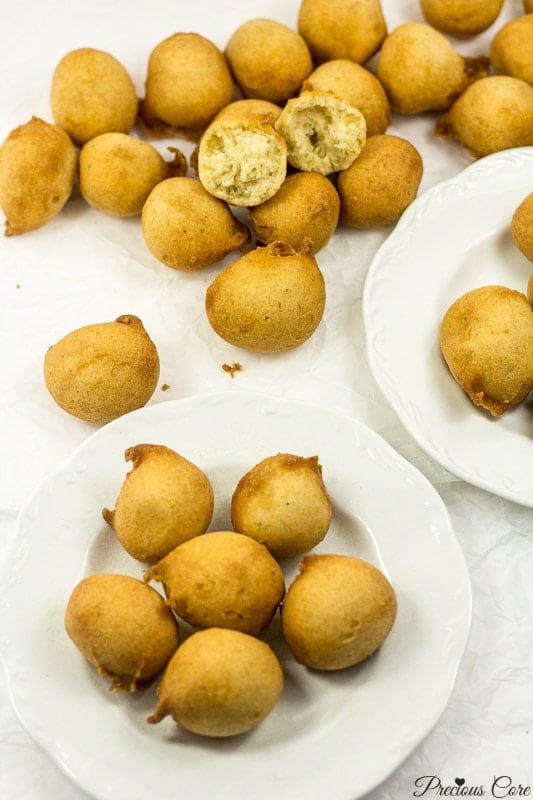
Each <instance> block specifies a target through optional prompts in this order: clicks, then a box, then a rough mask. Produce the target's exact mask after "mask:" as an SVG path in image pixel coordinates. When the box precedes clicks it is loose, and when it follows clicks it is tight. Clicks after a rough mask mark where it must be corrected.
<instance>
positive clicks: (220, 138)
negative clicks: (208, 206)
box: [198, 121, 287, 206]
mask: <svg viewBox="0 0 533 800" xmlns="http://www.w3.org/2000/svg"><path fill="white" fill-rule="evenodd" d="M286 173H287V146H286V144H285V141H284V140H283V138H282V137H281V136H280V135H279V134H278V133H276V131H275V130H274V128H273V127H272V126H271V125H270V124H268V123H267V124H265V123H263V122H256V121H252V122H242V121H227V122H221V123H215V124H213V125H212V126H211V127H210V128H208V130H207V131H206V132H205V134H204V135H203V137H202V139H201V141H200V146H199V150H198V177H199V178H200V181H201V182H202V184H203V185H204V187H205V188H206V189H207V191H208V192H210V193H211V194H213V195H214V196H215V197H218V198H220V199H222V200H225V201H226V202H228V203H230V204H232V205H237V206H252V205H258V204H259V203H262V202H264V201H265V200H267V199H268V198H270V197H272V196H273V195H274V194H275V193H276V192H277V191H278V189H279V188H280V186H281V184H282V183H283V181H284V180H285V177H286Z"/></svg>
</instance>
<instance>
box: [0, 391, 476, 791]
mask: <svg viewBox="0 0 533 800" xmlns="http://www.w3.org/2000/svg"><path fill="white" fill-rule="evenodd" d="M141 442H150V443H160V444H166V445H168V446H170V447H173V448H174V449H176V450H178V451H179V452H180V453H181V454H183V455H184V456H185V457H187V458H189V459H191V460H192V461H194V462H195V463H196V464H198V466H200V467H201V468H202V469H203V470H205V472H206V473H207V474H208V475H209V477H210V479H211V481H212V483H213V485H214V488H215V500H216V507H215V515H214V519H213V522H212V525H211V529H212V530H214V529H217V528H218V529H220V528H222V529H227V527H228V525H229V524H230V523H229V501H230V497H231V493H232V491H233V488H234V487H235V485H236V482H237V480H238V479H239V478H240V477H241V475H243V474H244V473H245V472H246V471H248V469H250V468H251V467H252V466H253V465H254V464H255V463H257V461H259V460H260V459H262V458H264V457H265V456H267V455H272V454H275V453H277V452H280V451H285V452H293V453H296V454H299V455H315V454H317V455H318V456H319V458H320V462H321V464H322V466H323V476H324V480H325V482H326V485H327V487H328V490H329V493H330V495H331V498H332V503H333V508H334V514H333V522H332V526H331V528H330V531H329V532H328V534H327V536H326V539H325V540H324V542H322V544H321V545H320V546H319V547H318V548H316V549H317V550H320V551H328V552H339V553H346V554H353V555H357V556H358V557H361V558H365V559H366V560H369V561H371V562H373V563H374V564H376V565H377V566H378V567H379V568H381V569H382V570H383V571H384V572H385V573H386V574H387V575H388V576H389V578H390V580H391V581H392V583H393V585H394V586H395V588H396V591H397V595H398V602H399V613H398V618H397V621H396V623H395V626H394V628H393V630H392V632H391V634H390V635H389V637H388V638H387V640H386V641H385V643H384V644H383V646H382V648H381V649H380V650H379V651H378V653H377V654H376V655H375V656H374V657H372V658H371V659H369V660H368V661H367V662H366V663H364V664H362V665H360V666H359V667H355V668H351V669H348V670H345V671H342V672H338V673H331V674H326V673H319V672H311V671H309V670H307V669H305V668H303V667H301V666H300V665H298V664H296V662H294V661H293V660H292V659H291V658H290V656H289V654H288V653H287V652H286V649H285V648H284V647H283V643H282V641H281V637H280V634H279V626H278V625H276V624H273V626H272V629H271V630H269V632H268V634H267V635H266V638H267V639H268V641H270V643H271V644H272V646H273V647H274V649H275V650H276V652H277V653H278V655H279V657H280V659H281V660H282V663H283V665H284V668H285V674H286V687H285V690H284V693H283V695H282V699H281V700H280V703H279V705H278V706H277V707H276V709H275V710H274V711H273V712H272V714H271V715H270V716H269V717H268V718H267V719H266V720H265V721H264V722H263V723H261V725H259V726H258V727H257V728H255V729H254V730H253V731H252V732H251V733H250V734H247V735H244V736H242V737H238V738H234V739H231V740H220V741H211V740H208V739H205V738H202V737H196V736H194V735H192V734H188V733H187V732H184V731H180V730H179V729H178V727H177V726H176V725H175V724H174V723H173V722H172V720H171V719H166V720H164V721H163V722H162V723H160V724H159V725H156V726H154V725H149V724H147V723H146V721H145V720H146V717H147V716H148V714H149V713H150V712H151V711H152V710H153V707H154V705H155V686H154V687H151V688H150V689H148V690H146V691H144V692H141V693H138V694H136V695H134V696H131V695H127V696H126V695H123V694H121V695H114V694H112V693H111V692H109V691H108V688H107V686H108V683H107V681H105V680H104V679H103V678H100V676H98V674H97V673H96V672H95V670H93V669H92V668H91V667H90V666H89V665H88V664H87V663H86V662H85V660H84V659H83V657H82V656H81V655H80V654H79V653H78V651H77V650H76V648H75V647H74V645H73V644H72V643H71V641H70V640H69V639H68V637H67V635H66V634H65V632H64V629H63V615H64V610H65V606H66V603H67V601H68V598H69V595H70V592H71V591H72V589H73V587H74V585H75V584H76V583H77V581H78V580H79V579H80V578H81V577H82V576H84V575H87V574H90V573H93V572H98V571H116V572H123V573H126V574H131V575H134V576H139V577H140V576H141V575H142V565H140V564H139V563H138V562H136V561H134V560H133V559H132V558H130V557H129V556H128V555H127V554H125V552H124V551H122V550H121V548H120V546H119V545H118V544H117V541H116V539H115V537H114V534H113V532H112V531H111V529H110V528H108V527H107V526H106V525H105V523H103V521H102V517H101V509H102V507H103V506H106V505H107V506H111V507H113V503H114V501H115V499H116V496H117V494H118V492H119V490H120V486H121V484H122V482H123V480H124V478H125V475H126V472H127V470H128V469H129V466H128V465H126V463H125V461H124V458H123V453H124V450H125V449H126V448H127V447H129V446H130V445H134V444H138V443H141ZM297 561H298V559H292V560H288V561H287V562H286V565H285V567H286V575H287V581H290V579H291V577H292V576H293V575H294V574H295V571H296V566H297ZM470 602H471V599H470V584H469V579H468V574H467V570H466V566H465V562H464V559H463V555H462V552H461V550H460V547H459V546H458V543H457V541H456V539H455V536H454V533H453V531H452V528H451V525H450V520H449V517H448V514H447V512H446V509H445V507H444V504H443V503H442V501H441V499H440V498H439V496H438V494H437V493H436V492H435V490H434V489H433V487H432V486H431V485H430V484H429V482H428V481H427V480H426V479H425V478H424V477H423V476H422V475H421V474H420V473H418V472H417V471H416V470H415V469H414V468H413V467H412V466H411V465H410V464H409V463H408V462H406V461H405V460H404V459H403V458H402V457H401V456H399V455H398V454H397V453H396V452H395V451H394V450H393V449H392V448H391V447H390V446H389V445H388V444H387V443H386V442H384V441H383V440H382V439H381V438H380V437H379V436H378V435H377V434H376V433H374V432H372V431H371V430H369V429H368V428H366V427H365V426H364V425H362V424H361V423H359V422H357V421H356V420H354V419H351V418H349V417H347V416H343V415H338V414H335V413H330V412H328V411H325V410H323V409H321V408H318V407H314V406H310V405H305V404H301V403H297V402H286V401H284V400H282V399H276V398H273V397H268V396H263V395H257V394H248V393H240V392H230V393H224V394H211V395H204V396H201V397H198V398H191V399H187V400H182V401H176V402H168V403H162V404H158V405H152V406H149V407H147V408H145V409H142V410H140V411H136V412H134V413H132V414H130V415H127V416H125V417H122V418H121V419H118V420H116V421H115V422H113V423H111V424H109V425H107V426H105V427H103V428H101V429H100V430H99V431H98V432H97V433H95V434H94V435H93V436H91V437H90V438H89V439H88V440H87V441H86V442H85V443H84V444H83V445H82V446H81V447H80V448H79V449H78V450H77V451H75V452H74V454H73V455H72V456H71V457H70V458H69V459H68V460H67V461H66V463H64V464H63V465H61V466H60V467H59V468H58V469H56V470H55V472H54V473H53V474H52V475H50V477H49V478H48V479H47V480H46V481H45V482H44V483H43V485H42V486H40V488H38V489H37V491H36V492H35V494H34V495H33V496H32V497H31V498H30V500H29V502H28V504H27V505H26V507H25V509H24V511H23V512H22V515H21V518H20V523H19V529H18V536H17V545H16V548H15V553H14V557H13V563H12V569H11V578H10V581H9V584H8V586H7V587H5V588H4V593H3V598H2V601H1V606H0V623H1V624H0V630H1V639H0V643H1V648H0V652H1V653H2V654H3V656H4V659H5V666H6V669H7V675H8V681H9V686H10V691H11V694H12V699H13V703H14V706H15V708H16V710H17V713H18V715H19V716H20V719H21V721H22V723H23V724H24V725H25V727H26V728H27V730H28V731H29V733H30V734H31V735H32V736H33V737H34V738H35V739H36V740H37V741H38V742H39V743H40V744H41V745H42V746H43V747H44V748H45V749H46V750H47V751H48V752H49V753H50V755H51V756H52V757H53V758H54V759H55V760H56V762H57V763H58V764H59V765H60V766H61V767H62V768H63V769H64V770H65V771H66V772H67V773H68V774H69V775H70V776H71V778H72V779H73V780H74V781H75V782H76V783H78V784H79V785H80V786H82V787H83V788H84V789H86V790H87V791H89V792H90V793H92V794H93V795H94V796H95V797H97V798H99V799H100V800H125V799H126V798H127V800H146V798H147V797H176V796H177V794H176V793H177V792H179V796H180V797H186V798H187V800H212V798H213V797H217V798H218V800H223V798H228V800H230V799H231V800H235V798H254V799H255V800H267V799H268V800H271V798H273V797H276V798H278V800H299V799H301V800H309V798H310V797H317V798H325V797H328V798H332V799H333V800H354V798H357V797H360V796H361V795H363V794H364V793H366V792H368V791H369V790H370V789H372V788H373V787H374V786H375V785H376V784H378V783H379V782H380V781H381V780H383V779H384V778H386V777H387V776H388V775H389V774H390V773H391V772H392V771H393V770H394V769H395V768H396V767H397V766H398V765H399V764H400V763H401V762H402V761H403V760H404V759H405V758H406V757H407V755H408V754H409V753H410V752H411V751H412V750H413V749H414V748H415V747H416V746H417V745H418V743H419V742H420V741H421V740H422V738H423V737H424V736H425V735H426V734H427V733H428V731H429V730H430V729H431V727H432V726H433V725H434V724H435V723H436V721H437V720H438V718H439V716H440V714H441V712H442V711H443V709H444V708H445V706H446V704H447V702H448V699H449V697H450V694H451V691H452V687H453V684H454V680H455V675H456V670H457V668H458V664H459V662H460V659H461V656H462V653H463V650H464V647H465V645H466V639H467V635H468V630H469V624H470Z"/></svg>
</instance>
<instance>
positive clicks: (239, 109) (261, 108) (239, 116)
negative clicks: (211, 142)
mask: <svg viewBox="0 0 533 800" xmlns="http://www.w3.org/2000/svg"><path fill="white" fill-rule="evenodd" d="M280 114H281V106H280V105H278V104H277V103H273V102H271V101H270V100H262V99H261V98H259V97H244V98H241V99H240V100H234V101H233V102H232V103H228V105H227V106H224V108H222V109H221V110H220V111H219V112H218V114H217V115H216V117H215V119H214V120H213V122H215V121H217V120H221V119H226V120H230V119H231V120H242V121H246V120H252V119H257V120H261V121H262V122H270V123H273V122H274V121H275V120H276V119H277V118H278V117H279V115H280Z"/></svg>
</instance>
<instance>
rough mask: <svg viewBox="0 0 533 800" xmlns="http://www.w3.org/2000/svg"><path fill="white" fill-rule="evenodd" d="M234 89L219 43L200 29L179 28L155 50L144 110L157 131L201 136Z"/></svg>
mask: <svg viewBox="0 0 533 800" xmlns="http://www.w3.org/2000/svg"><path fill="white" fill-rule="evenodd" d="M233 91H234V85H233V78H232V76H231V72H230V70H229V67H228V64H227V62H226V59H225V58H224V54H223V53H222V52H221V51H220V50H219V48H218V47H217V46H216V45H215V44H214V43H213V42H212V41H210V40H209V39H206V38H205V36H201V35H200V34H198V33H175V34H173V35H172V36H169V37H168V38H166V39H164V40H163V41H162V42H160V43H159V44H158V45H156V47H154V49H153V50H152V52H151V53H150V56H149V59H148V68H147V74H146V81H145V96H144V100H143V102H142V104H141V114H142V117H143V120H144V122H145V124H146V125H147V126H148V128H149V129H150V130H151V132H152V133H153V134H154V135H169V134H170V135H176V134H179V135H181V136H183V137H184V138H187V139H190V140H192V141H197V140H198V139H199V138H200V135H201V133H202V131H204V130H205V128H206V127H207V125H208V124H209V123H210V122H211V120H212V119H213V117H214V116H215V114H217V113H218V112H219V111H220V109H221V108H223V107H224V106H225V105H227V104H228V103H230V102H231V100H232V99H233Z"/></svg>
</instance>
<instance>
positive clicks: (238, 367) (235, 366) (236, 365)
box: [222, 361, 242, 378]
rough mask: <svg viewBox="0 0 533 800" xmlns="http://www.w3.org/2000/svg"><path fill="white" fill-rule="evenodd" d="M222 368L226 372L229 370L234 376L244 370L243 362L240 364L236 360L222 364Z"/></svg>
mask: <svg viewBox="0 0 533 800" xmlns="http://www.w3.org/2000/svg"><path fill="white" fill-rule="evenodd" d="M222 369H223V370H224V372H229V374H230V375H231V377H232V378H234V377H235V373H236V372H240V371H241V370H242V364H239V362H238V361H234V362H233V364H222Z"/></svg>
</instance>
